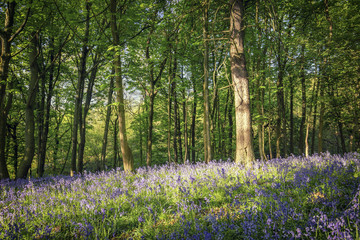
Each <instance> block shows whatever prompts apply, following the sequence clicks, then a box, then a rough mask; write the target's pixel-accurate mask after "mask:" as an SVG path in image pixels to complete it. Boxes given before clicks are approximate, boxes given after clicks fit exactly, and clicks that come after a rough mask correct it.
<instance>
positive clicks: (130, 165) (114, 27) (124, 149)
mask: <svg viewBox="0 0 360 240" xmlns="http://www.w3.org/2000/svg"><path fill="white" fill-rule="evenodd" d="M125 4H126V3H125V2H124V3H123V5H122V6H120V8H121V12H120V16H121V14H123V12H122V11H124V10H125V7H126V5H125ZM117 6H118V2H117V0H111V1H110V14H111V15H110V27H111V35H112V43H113V46H114V47H115V53H114V58H113V64H114V68H115V86H116V89H117V90H116V100H117V103H118V119H119V137H120V147H121V153H122V157H123V164H124V170H125V171H128V172H131V171H134V158H133V154H132V151H131V149H130V147H129V144H128V141H127V136H126V124H125V107H124V86H123V79H122V75H121V74H122V73H121V59H120V53H121V49H120V47H121V46H120V38H119V37H120V36H119V27H120V26H119V25H118V24H117V18H116V16H117V14H118V12H117Z"/></svg>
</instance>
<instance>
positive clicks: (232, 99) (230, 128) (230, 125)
mask: <svg viewBox="0 0 360 240" xmlns="http://www.w3.org/2000/svg"><path fill="white" fill-rule="evenodd" d="M229 91H230V93H231V97H230V104H229V109H228V117H229V127H228V139H229V151H228V156H229V158H232V159H233V129H234V121H233V114H232V109H233V108H234V91H232V89H231V88H230V90H229Z"/></svg>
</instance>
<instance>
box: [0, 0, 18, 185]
mask: <svg viewBox="0 0 360 240" xmlns="http://www.w3.org/2000/svg"><path fill="white" fill-rule="evenodd" d="M15 6H16V2H15V1H12V2H9V3H7V8H6V10H5V22H4V30H2V29H1V32H0V33H1V34H0V41H1V43H0V47H1V51H0V180H1V179H7V178H9V172H8V169H7V164H6V156H5V146H6V122H7V115H8V110H10V109H7V108H6V106H7V104H6V100H7V99H6V87H7V84H8V83H7V80H8V75H9V64H10V60H11V42H10V41H9V40H10V39H11V38H12V33H13V26H14V16H15ZM9 100H10V99H8V103H11V102H9ZM9 106H11V104H10V105H9Z"/></svg>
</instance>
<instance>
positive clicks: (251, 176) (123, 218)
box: [0, 153, 360, 239]
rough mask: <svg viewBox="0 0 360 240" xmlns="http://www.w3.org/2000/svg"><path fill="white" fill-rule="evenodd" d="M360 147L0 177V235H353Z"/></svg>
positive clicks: (359, 199)
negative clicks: (245, 160) (248, 160)
mask: <svg viewBox="0 0 360 240" xmlns="http://www.w3.org/2000/svg"><path fill="white" fill-rule="evenodd" d="M359 166H360V154H358V153H349V154H345V155H342V156H340V155H330V154H328V153H323V154H315V155H313V156H310V157H304V156H300V157H296V156H290V157H288V158H279V159H272V160H269V161H266V162H261V161H258V162H255V163H254V165H253V167H252V168H251V169H245V168H244V167H243V166H242V165H239V164H235V163H233V162H231V161H229V160H228V161H212V162H210V163H209V164H205V163H197V164H190V163H187V164H183V165H176V164H168V165H164V166H154V167H153V168H151V169H149V168H139V169H137V172H136V173H125V172H123V171H121V169H115V170H111V171H108V172H97V173H84V174H82V175H76V176H73V177H69V176H57V177H46V178H40V179H30V180H17V181H2V182H0V239H34V238H37V239H64V238H67V239H111V238H122V239H125V238H127V239H304V238H305V239H356V237H357V236H359V228H360V222H359V219H360V216H359V212H360V209H359V202H360V196H359V195H360V177H359V175H360V173H359V170H360V169H359Z"/></svg>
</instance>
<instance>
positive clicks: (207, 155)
mask: <svg viewBox="0 0 360 240" xmlns="http://www.w3.org/2000/svg"><path fill="white" fill-rule="evenodd" d="M203 14H204V19H203V21H204V23H203V39H204V85H203V92H204V161H205V162H206V163H209V162H210V161H211V160H212V156H211V153H212V151H211V139H210V116H209V115H210V101H209V44H208V1H205V7H204V13H203Z"/></svg>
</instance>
